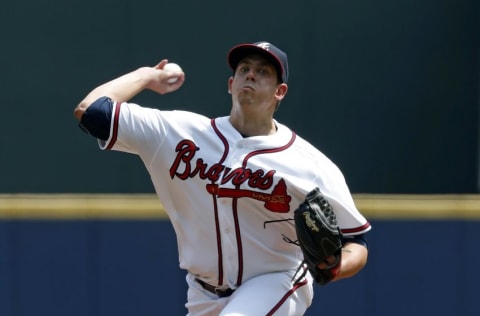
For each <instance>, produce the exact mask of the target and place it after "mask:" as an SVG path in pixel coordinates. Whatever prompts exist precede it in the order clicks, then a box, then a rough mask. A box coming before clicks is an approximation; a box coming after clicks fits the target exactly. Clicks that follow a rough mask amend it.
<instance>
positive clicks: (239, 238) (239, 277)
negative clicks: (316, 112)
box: [232, 132, 297, 286]
mask: <svg viewBox="0 0 480 316" xmlns="http://www.w3.org/2000/svg"><path fill="white" fill-rule="evenodd" d="M296 137H297V135H296V134H295V133H294V132H292V137H291V138H290V140H289V141H288V143H286V144H285V145H283V146H281V147H277V148H269V149H261V150H255V151H252V152H251V153H249V154H248V155H247V156H245V158H244V159H243V162H242V167H243V168H246V167H247V163H248V159H250V158H252V157H253V156H256V155H261V154H272V153H277V152H280V151H283V150H286V149H287V148H289V147H290V146H292V144H293V143H294V142H295V139H296ZM236 188H237V189H240V186H238V185H237V186H236ZM237 200H238V198H234V199H233V203H232V207H233V216H234V219H235V235H236V237H237V249H238V275H237V285H238V286H240V284H242V279H243V247H242V236H241V232H240V224H239V223H238V209H237Z"/></svg>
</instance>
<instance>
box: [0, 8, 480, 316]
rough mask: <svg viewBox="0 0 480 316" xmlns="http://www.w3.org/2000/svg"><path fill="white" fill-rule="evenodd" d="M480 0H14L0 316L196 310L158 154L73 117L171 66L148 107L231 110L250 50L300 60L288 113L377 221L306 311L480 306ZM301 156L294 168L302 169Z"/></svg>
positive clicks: (473, 309) (7, 17) (452, 311)
mask: <svg viewBox="0 0 480 316" xmlns="http://www.w3.org/2000/svg"><path fill="white" fill-rule="evenodd" d="M479 18H480V4H479V2H478V1H477V0H455V1H453V0H423V1H416V0H402V1H380V0H366V1H353V0H343V1H338V0H337V1H332V0H320V1H318V0H315V1H314V0H303V1H297V2H292V1H286V0H276V1H252V0H246V1H242V2H229V1H223V2H221V1H218V2H217V1H215V2H208V1H192V0H189V1H181V0H179V1H151V0H137V1H132V0H117V1H112V0H96V1H91V0H82V1H79V0H70V1H59V0H45V1H41V2H38V1H32V0H25V1H17V2H13V1H7V2H6V3H3V4H2V9H1V10H0V30H1V31H0V32H1V33H0V34H1V35H2V36H1V44H0V45H1V49H0V67H1V68H0V69H1V73H2V76H1V79H0V82H1V85H0V87H1V88H0V89H1V91H2V93H1V96H2V104H3V105H2V106H3V111H2V113H3V120H2V124H0V132H1V135H2V136H1V137H0V162H1V164H0V315H2V316H19V315H89V316H90V315H133V314H137V315H184V314H185V313H186V310H185V308H184V306H183V305H184V303H185V300H186V293H185V291H186V286H185V281H184V272H183V271H181V270H179V268H178V256H177V249H176V242H175V236H174V233H173V231H172V229H171V226H170V223H169V222H168V220H167V219H166V218H165V215H164V213H163V211H162V207H161V205H159V203H157V202H156V200H155V197H154V196H153V187H152V185H151V182H150V179H149V176H148V174H147V173H146V171H145V169H144V167H143V165H142V163H141V161H140V159H138V158H137V157H135V156H131V155H127V154H123V153H117V152H101V151H100V150H99V149H98V147H97V145H96V142H95V140H94V139H92V138H90V137H88V136H86V135H85V134H84V133H83V132H82V131H81V130H80V129H79V128H78V127H77V122H76V121H75V119H74V118H73V115H72V112H73V109H74V107H75V106H76V105H77V104H78V102H79V101H80V100H81V99H82V98H83V97H84V96H85V95H86V94H87V93H88V92H89V91H90V90H91V89H93V88H94V87H96V86H97V85H99V84H101V83H103V82H105V81H107V80H110V79H112V78H114V77H117V76H119V75H121V74H123V73H125V72H128V71H131V70H134V69H136V68H137V67H140V66H153V65H155V64H156V63H157V62H158V61H159V60H161V59H163V58H168V59H169V60H170V61H171V62H176V63H178V64H180V65H181V66H182V68H183V69H184V71H185V73H186V78H187V80H186V82H185V84H184V86H183V87H182V88H181V90H179V91H177V92H175V93H172V94H168V95H164V96H159V95H155V94H153V93H150V92H145V93H142V94H141V95H139V96H138V97H136V99H134V101H135V102H138V103H141V104H142V105H144V106H150V107H157V108H160V109H182V110H190V111H195V112H199V113H203V114H205V115H207V116H209V117H216V116H224V115H227V114H228V112H229V109H230V98H229V95H228V94H227V80H228V77H229V76H230V75H231V71H230V69H229V68H228V66H227V63H226V54H227V52H228V50H229V49H230V48H231V47H232V46H233V45H236V44H238V43H242V42H256V41H260V40H266V41H270V42H272V43H274V44H275V45H277V46H278V47H280V48H282V49H283V50H284V51H286V52H287V54H288V58H289V66H290V77H289V92H288V95H287V97H286V99H285V100H284V101H283V102H282V105H281V107H280V109H279V110H278V113H277V116H276V118H277V120H279V121H280V122H282V123H284V124H286V125H288V126H290V127H291V128H292V129H293V130H295V131H296V132H297V133H298V134H300V135H301V136H303V137H304V138H306V139H307V140H309V141H310V142H311V143H313V144H314V145H316V146H317V147H318V148H319V149H320V150H322V151H323V152H324V153H325V154H326V155H327V156H329V157H330V158H331V159H332V160H333V161H334V162H335V163H336V164H337V165H338V166H339V167H340V168H341V169H342V171H343V172H344V174H345V177H346V179H347V182H348V183H349V186H350V188H351V191H352V193H353V194H354V197H355V199H356V200H357V201H358V206H359V209H360V210H361V211H362V212H363V213H364V214H365V215H366V216H367V217H368V218H369V220H370V221H371V222H372V224H373V231H372V232H371V233H370V234H369V240H370V248H371V251H370V253H371V256H370V262H369V265H368V266H367V268H366V269H365V270H364V271H363V272H362V273H361V274H360V275H358V276H356V277H354V278H353V279H351V280H348V281H342V282H339V283H338V284H332V285H329V286H327V287H322V288H320V287H317V288H316V297H315V300H314V304H313V306H312V308H311V310H309V312H308V315H322V314H326V313H329V312H335V313H337V314H338V313H340V314H341V315H343V314H350V313H355V314H356V315H359V316H360V315H382V316H383V315H389V316H391V315H398V316H400V315H425V314H427V315H441V316H443V315H478V314H479V313H480V308H479V307H478V304H476V302H475V293H478V292H479V290H480V289H479V288H478V279H479V278H480V272H479V271H478V266H479V264H480V255H479V254H478V253H477V252H476V251H474V249H476V247H477V245H476V242H477V240H478V238H480V221H479V219H480V199H479V195H478V192H479V189H480V184H479V182H480V176H479V167H478V166H479V159H480V157H479V151H480V146H479V145H480V144H479V135H480V128H479V125H480V124H479V122H480V114H479V108H480V81H479V78H480V62H479V61H480V58H479V57H480V49H479V38H480V23H479ZM294 163H295V162H292V164H294Z"/></svg>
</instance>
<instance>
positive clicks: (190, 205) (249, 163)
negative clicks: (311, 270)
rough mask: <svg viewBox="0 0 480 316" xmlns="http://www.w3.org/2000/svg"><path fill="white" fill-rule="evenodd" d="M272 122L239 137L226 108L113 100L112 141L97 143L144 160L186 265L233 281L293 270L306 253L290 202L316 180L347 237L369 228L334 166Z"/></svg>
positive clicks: (208, 277)
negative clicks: (264, 131)
mask: <svg viewBox="0 0 480 316" xmlns="http://www.w3.org/2000/svg"><path fill="white" fill-rule="evenodd" d="M112 102H113V101H112ZM275 124H276V126H277V132H276V133H275V134H273V135H269V136H254V137H243V136H242V135H241V134H240V133H239V132H238V131H237V130H236V129H235V128H234V127H233V126H232V125H231V124H230V122H229V119H228V117H219V118H215V119H210V118H207V117H205V116H202V115H199V114H195V113H191V112H186V111H160V110H158V109H151V108H145V107H140V106H139V105H136V104H134V103H125V102H124V103H117V102H113V109H112V119H111V127H110V131H109V137H108V140H106V141H101V140H99V143H100V147H101V148H102V149H106V150H110V149H112V150H118V151H124V152H129V153H133V154H137V155H139V156H140V158H141V159H142V161H143V163H144V164H145V166H146V168H147V169H148V172H149V174H150V176H151V179H152V182H153V185H154V187H155V190H156V193H157V195H158V197H159V199H160V201H161V202H162V204H163V205H164V207H165V210H166V212H167V214H168V216H169V218H170V220H171V222H172V225H173V227H174V230H175V233H176V236H177V242H178V251H179V260H180V266H181V268H183V269H186V270H187V271H188V272H189V274H190V275H193V276H194V277H195V278H199V279H200V280H203V281H205V282H207V283H209V284H215V285H218V286H219V287H222V286H224V287H229V288H232V289H235V288H237V287H239V286H240V285H241V284H243V283H244V282H246V281H247V280H249V279H251V278H254V277H255V276H259V275H261V274H264V273H268V272H271V271H289V273H290V274H291V275H293V274H294V272H295V269H296V268H297V267H298V266H299V265H300V263H301V261H302V259H303V255H302V253H301V250H300V248H299V247H298V246H297V245H295V244H294V242H292V241H295V240H296V233H295V227H294V224H293V221H292V218H293V211H294V210H295V208H296V207H297V206H298V205H299V204H300V203H301V202H302V201H303V200H304V198H305V195H306V194H307V193H308V192H309V191H310V190H312V189H313V188H314V187H319V188H320V190H321V191H322V192H323V194H324V195H325V197H326V198H327V199H328V200H329V202H330V204H331V205H332V207H333V209H334V210H335V213H336V216H337V219H338V224H339V226H340V229H341V231H342V233H343V235H344V236H347V237H348V236H353V235H359V234H363V233H365V232H367V231H369V230H370V228H371V227H370V224H369V223H368V221H367V220H366V219H365V218H364V217H363V216H362V215H361V214H360V212H359V211H358V210H357V208H356V207H355V204H354V201H353V199H352V196H351V193H350V191H349V189H348V187H347V184H346V182H345V180H344V177H343V175H342V173H341V172H340V170H339V169H338V168H337V166H336V165H335V164H334V163H333V162H332V161H331V160H329V159H328V158H327V157H326V156H325V155H324V154H322V153H321V152H320V151H319V150H317V149H316V148H314V147H313V146H312V145H311V144H309V143H308V142H306V141H305V140H304V139H302V138H301V137H299V136H298V135H296V134H295V133H294V132H293V131H291V130H290V129H289V128H287V127H286V126H284V125H282V124H280V123H279V122H276V121H275Z"/></svg>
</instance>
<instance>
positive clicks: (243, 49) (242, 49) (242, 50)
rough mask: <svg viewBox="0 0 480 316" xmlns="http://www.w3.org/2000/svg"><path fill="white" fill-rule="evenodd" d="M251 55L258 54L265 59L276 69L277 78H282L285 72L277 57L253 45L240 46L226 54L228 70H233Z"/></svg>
mask: <svg viewBox="0 0 480 316" xmlns="http://www.w3.org/2000/svg"><path fill="white" fill-rule="evenodd" d="M252 54H259V55H262V56H265V57H267V58H268V59H269V60H270V61H272V63H273V64H274V65H275V67H276V68H277V71H278V77H279V78H283V74H284V73H285V70H284V69H283V66H282V62H281V61H280V60H279V59H278V57H277V56H275V55H274V54H273V53H271V52H269V51H268V50H265V49H263V48H261V47H258V46H257V45H254V44H240V45H237V46H235V47H233V48H232V49H231V50H230V52H229V53H228V65H229V66H230V68H232V70H235V69H236V68H237V65H238V63H239V62H240V60H242V59H243V58H245V57H246V56H248V55H252ZM282 81H283V79H282Z"/></svg>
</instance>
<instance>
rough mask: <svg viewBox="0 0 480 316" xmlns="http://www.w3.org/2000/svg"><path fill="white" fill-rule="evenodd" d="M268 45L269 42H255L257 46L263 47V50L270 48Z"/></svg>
mask: <svg viewBox="0 0 480 316" xmlns="http://www.w3.org/2000/svg"><path fill="white" fill-rule="evenodd" d="M270 45H271V44H270V43H267V42H262V43H258V44H257V46H258V47H260V48H263V49H264V50H270Z"/></svg>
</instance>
